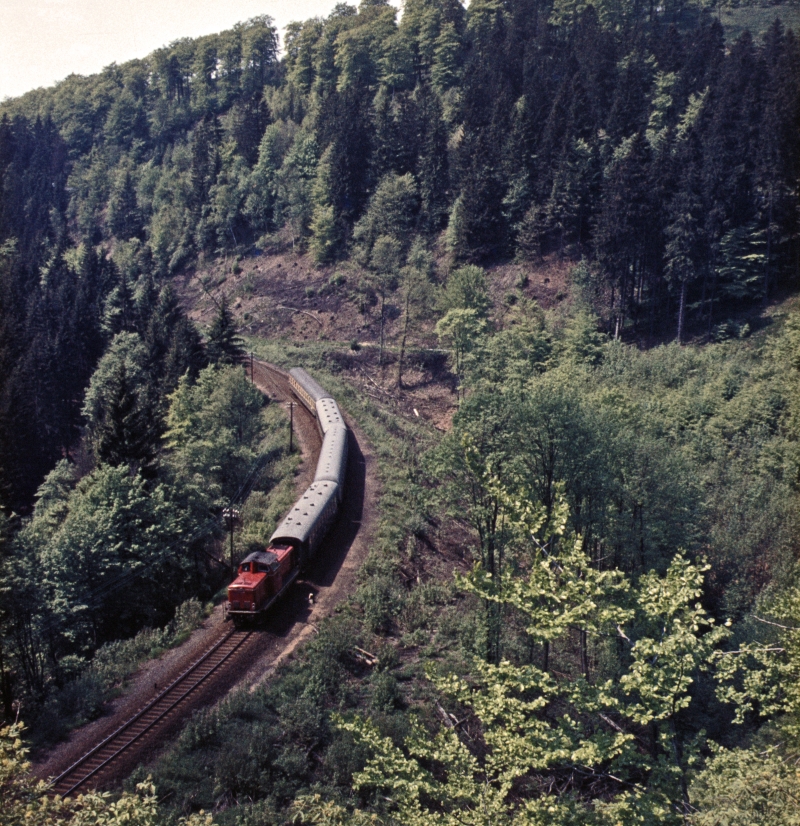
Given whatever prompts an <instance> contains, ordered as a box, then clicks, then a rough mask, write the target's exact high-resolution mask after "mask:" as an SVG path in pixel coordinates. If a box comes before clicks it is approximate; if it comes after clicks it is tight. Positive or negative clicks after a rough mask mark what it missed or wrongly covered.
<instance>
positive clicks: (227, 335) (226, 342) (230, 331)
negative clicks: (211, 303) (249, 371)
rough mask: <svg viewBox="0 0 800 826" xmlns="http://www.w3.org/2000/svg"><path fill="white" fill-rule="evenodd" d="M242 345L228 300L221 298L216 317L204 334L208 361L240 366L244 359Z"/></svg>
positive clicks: (224, 297)
mask: <svg viewBox="0 0 800 826" xmlns="http://www.w3.org/2000/svg"><path fill="white" fill-rule="evenodd" d="M242 344H243V341H242V339H241V338H240V337H239V336H238V335H237V328H236V322H235V320H234V318H233V313H232V312H231V310H230V307H229V306H228V299H227V297H226V296H223V297H222V301H221V302H220V304H219V308H218V312H217V316H216V318H215V319H214V321H213V323H212V324H211V327H209V329H208V333H207V334H206V354H207V355H208V360H209V361H210V362H211V363H212V364H240V363H241V362H242V361H243V360H244V357H245V352H244V348H243V347H242Z"/></svg>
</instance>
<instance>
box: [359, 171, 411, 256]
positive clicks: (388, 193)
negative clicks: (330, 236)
mask: <svg viewBox="0 0 800 826" xmlns="http://www.w3.org/2000/svg"><path fill="white" fill-rule="evenodd" d="M416 210H417V184H416V181H415V180H414V176H413V175H411V174H410V173H407V174H405V175H397V174H395V173H393V172H390V173H389V174H387V175H385V176H384V177H383V178H381V180H380V181H379V183H378V186H377V187H376V188H375V192H374V193H373V195H372V197H371V198H370V200H369V204H368V206H367V209H366V211H365V212H364V215H363V216H362V217H361V218H360V219H359V221H358V222H357V223H356V224H355V226H354V227H353V241H354V242H355V243H356V245H357V247H358V253H359V255H360V256H361V257H362V258H363V259H364V260H365V261H369V260H370V258H371V256H373V254H374V253H373V246H374V244H375V243H376V241H377V240H378V238H379V237H381V236H392V237H394V238H397V239H402V241H401V243H403V244H404V245H405V244H407V241H406V239H410V237H411V229H412V226H413V220H414V216H415V213H416Z"/></svg>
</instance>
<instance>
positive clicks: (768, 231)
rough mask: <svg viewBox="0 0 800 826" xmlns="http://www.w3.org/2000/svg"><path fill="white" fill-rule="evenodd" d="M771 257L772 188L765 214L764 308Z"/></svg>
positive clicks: (766, 298) (766, 302)
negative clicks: (767, 210)
mask: <svg viewBox="0 0 800 826" xmlns="http://www.w3.org/2000/svg"><path fill="white" fill-rule="evenodd" d="M771 257H772V186H770V188H769V212H768V213H767V260H766V262H765V263H764V306H765V307H766V306H767V304H768V303H769V261H770V258H771Z"/></svg>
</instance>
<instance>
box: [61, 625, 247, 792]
mask: <svg viewBox="0 0 800 826" xmlns="http://www.w3.org/2000/svg"><path fill="white" fill-rule="evenodd" d="M252 633H253V632H252V631H236V630H232V631H230V632H229V633H228V634H227V635H226V636H224V637H223V638H222V639H221V640H219V641H218V642H216V643H214V645H212V646H211V648H209V649H208V650H207V651H206V652H205V653H204V654H203V655H202V656H201V657H200V658H199V659H197V660H196V661H195V662H194V663H192V665H190V666H189V668H187V669H186V671H184V672H183V674H180V675H179V676H178V677H177V678H176V679H175V680H173V682H172V683H171V684H170V685H168V686H167V687H166V688H165V689H164V690H163V691H162V692H161V693H160V694H158V695H157V696H156V697H155V698H154V699H153V700H151V701H150V702H149V703H148V704H147V705H146V706H144V708H142V709H141V710H140V711H138V712H137V713H136V714H134V715H133V717H131V718H130V719H129V720H128V721H127V722H125V723H123V724H122V725H121V726H120V727H119V728H118V729H117V730H116V731H114V732H112V733H111V734H110V735H109V736H108V737H106V738H105V740H103V741H102V742H100V743H98V744H97V745H96V746H95V747H94V748H93V749H91V750H90V751H88V752H87V753H86V754H84V755H83V757H81V758H80V760H77V761H76V762H75V763H73V764H72V765H71V766H70V767H69V768H68V769H67V770H66V771H64V772H62V773H61V774H60V775H59V776H58V777H56V778H55V780H53V785H52V791H53V793H54V794H59V795H62V796H63V797H66V796H67V795H70V794H72V793H73V792H75V791H77V790H78V789H79V788H80V787H81V786H83V785H84V784H86V783H87V782H88V781H89V780H91V779H92V778H94V777H95V776H96V775H98V774H100V772H102V771H104V770H106V769H108V768H109V767H110V766H111V764H112V763H113V762H114V761H115V760H117V759H118V758H119V757H120V756H121V755H122V754H124V753H125V752H126V751H127V750H128V749H129V748H130V747H131V746H133V745H134V744H135V743H137V742H138V741H139V740H141V738H143V737H144V736H145V735H146V734H148V733H149V732H151V731H152V730H153V729H154V728H156V727H157V726H158V725H159V723H161V722H162V721H164V720H165V719H166V718H167V717H168V716H169V715H170V714H172V713H173V712H175V711H176V709H177V708H178V706H180V705H181V704H182V703H184V702H186V701H187V700H188V698H189V697H190V695H191V694H193V693H194V692H195V691H196V690H197V689H198V688H200V686H201V685H203V683H204V682H205V681H206V680H207V679H208V678H209V677H211V675H212V674H214V673H216V672H217V671H218V670H219V669H221V668H222V666H223V665H224V664H225V663H226V662H227V661H228V660H229V659H230V658H231V657H232V656H233V655H234V654H235V653H236V652H237V651H238V650H239V649H240V648H241V647H242V646H243V645H244V643H245V642H246V641H247V640H248V639H249V638H250V637H251V636H252Z"/></svg>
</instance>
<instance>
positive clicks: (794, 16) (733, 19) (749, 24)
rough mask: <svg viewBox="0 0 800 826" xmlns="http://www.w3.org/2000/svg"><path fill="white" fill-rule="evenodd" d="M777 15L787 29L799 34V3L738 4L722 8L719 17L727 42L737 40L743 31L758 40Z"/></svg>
mask: <svg viewBox="0 0 800 826" xmlns="http://www.w3.org/2000/svg"><path fill="white" fill-rule="evenodd" d="M776 17H778V18H780V20H781V21H782V22H783V25H784V26H785V27H786V28H787V29H793V30H794V31H795V32H797V33H799V34H800V5H797V4H790V3H782V4H778V5H774V6H740V7H739V8H735V9H734V8H722V9H720V12H719V19H720V22H721V23H722V26H723V28H724V29H725V37H726V39H727V40H728V41H729V42H733V41H735V40H737V39H738V38H739V37H740V36H741V34H742V33H743V32H744V31H749V32H750V33H751V34H752V35H753V37H755V38H756V39H757V40H760V39H761V38H762V37H763V36H764V34H765V33H766V32H767V30H768V29H769V27H770V26H771V25H772V24H773V23H774V22H775V18H776Z"/></svg>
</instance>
